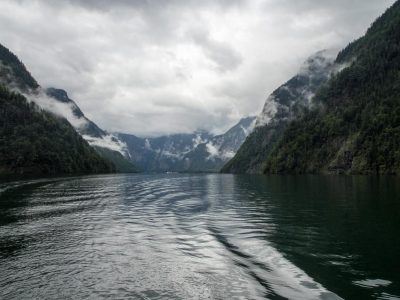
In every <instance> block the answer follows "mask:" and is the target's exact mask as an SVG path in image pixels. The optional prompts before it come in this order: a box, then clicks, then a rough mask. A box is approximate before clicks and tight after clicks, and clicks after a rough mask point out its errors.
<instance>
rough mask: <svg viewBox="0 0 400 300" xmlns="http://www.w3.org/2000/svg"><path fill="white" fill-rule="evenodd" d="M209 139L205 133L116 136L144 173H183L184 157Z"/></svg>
mask: <svg viewBox="0 0 400 300" xmlns="http://www.w3.org/2000/svg"><path fill="white" fill-rule="evenodd" d="M211 137H212V136H211V135H210V134H209V133H207V132H195V133H191V134H173V135H166V136H161V137H154V138H139V137H137V136H134V135H130V134H122V133H120V134H118V138H119V139H121V140H122V141H123V142H124V143H126V145H127V146H128V150H129V153H130V154H131V160H132V161H133V162H134V163H135V165H137V166H138V167H139V168H140V169H141V170H143V171H146V172H167V171H169V172H180V171H183V168H182V161H183V159H184V156H185V155H186V154H187V153H189V152H190V151H192V150H193V149H195V148H196V147H197V145H199V144H201V143H204V142H205V141H208V140H209V139H210V138H211Z"/></svg>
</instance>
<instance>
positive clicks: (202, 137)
mask: <svg viewBox="0 0 400 300" xmlns="http://www.w3.org/2000/svg"><path fill="white" fill-rule="evenodd" d="M254 123H255V117H249V118H245V119H242V120H241V121H240V122H239V123H238V124H237V125H235V126H234V127H232V128H231V129H230V130H228V131H227V132H226V133H225V134H222V135H218V136H213V135H212V134H210V133H207V132H195V133H193V134H174V135H167V136H161V137H156V138H139V137H137V136H134V135H130V134H121V133H120V134H118V138H119V139H121V140H122V141H123V142H125V143H126V144H127V146H128V150H129V152H130V154H131V159H132V161H133V162H134V163H135V165H137V166H138V167H139V168H141V170H143V171H146V172H166V171H171V172H217V171H219V169H220V168H221V166H222V165H223V164H224V163H225V162H226V161H227V160H229V159H230V158H231V157H232V156H233V155H234V154H235V152H236V151H237V149H238V148H239V147H240V145H241V144H242V143H243V141H244V140H245V138H246V136H247V135H248V134H249V133H250V132H251V130H252V128H253V127H254Z"/></svg>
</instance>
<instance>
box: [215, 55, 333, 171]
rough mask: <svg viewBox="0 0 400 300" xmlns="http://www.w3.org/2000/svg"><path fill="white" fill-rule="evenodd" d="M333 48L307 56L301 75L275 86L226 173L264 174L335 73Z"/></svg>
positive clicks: (226, 167) (228, 165) (224, 169)
mask: <svg viewBox="0 0 400 300" xmlns="http://www.w3.org/2000/svg"><path fill="white" fill-rule="evenodd" d="M340 66H341V65H339V64H334V56H333V54H332V53H331V52H330V51H319V52H317V53H316V54H314V55H313V56H311V57H310V58H308V59H307V60H306V61H305V62H304V63H303V65H302V67H301V69H300V71H299V72H298V74H296V75H295V76H294V77H293V78H291V79H290V80H289V81H287V82H286V83H285V84H283V85H282V86H280V87H279V88H278V89H276V90H275V91H274V92H273V93H272V94H271V95H270V96H269V97H268V98H267V100H266V102H265V105H264V108H263V111H262V112H261V114H260V115H259V116H258V117H257V121H256V125H255V128H254V131H253V132H252V133H251V134H250V135H249V136H248V137H247V139H246V141H245V142H244V143H243V145H242V146H241V147H240V149H239V150H238V151H237V154H236V155H235V156H234V158H233V159H231V160H230V161H229V162H228V163H227V164H226V165H225V166H224V167H223V168H222V172H226V173H261V172H262V170H263V163H264V162H265V160H266V158H267V157H268V155H269V153H270V151H271V150H272V148H273V146H274V144H275V142H276V141H277V140H278V139H279V138H280V136H281V135H282V133H283V131H284V130H285V129H286V127H287V126H288V124H289V123H290V122H291V121H292V120H295V119H296V118H299V117H301V116H302V115H303V114H304V113H305V111H306V110H308V109H309V108H310V107H312V105H313V102H312V98H313V96H314V95H315V93H316V91H317V90H318V89H319V88H320V87H321V86H323V85H324V84H325V83H326V82H327V81H328V80H329V78H330V77H331V76H332V74H334V73H335V72H338V71H339V70H340Z"/></svg>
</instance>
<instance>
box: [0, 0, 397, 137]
mask: <svg viewBox="0 0 400 300" xmlns="http://www.w3.org/2000/svg"><path fill="white" fill-rule="evenodd" d="M393 2H394V0H335V1H332V0H263V1H258V0H247V1H246V0H243V1H241V0H220V1H217V0H214V1H211V0H179V1H178V0H172V1H168V0H147V1H146V0H141V1H140V0H131V1H128V0H113V1H108V0H96V1H95V0H80V1H79V0H69V1H67V0H64V1H61V0H60V1H56V0H47V1H45V0H42V1H39V0H38V1H35V0H29V1H28V0H26V1H23V0H1V2H0V26H1V28H2V30H0V43H2V44H3V45H4V46H6V47H8V48H9V49H10V50H11V51H13V52H14V53H16V54H17V55H18V56H19V58H20V59H21V60H22V61H23V62H24V63H25V65H26V66H27V67H28V69H29V70H30V71H31V73H32V74H33V76H34V77H35V78H36V79H37V80H38V81H39V83H40V84H41V85H42V86H44V87H49V86H52V87H58V88H63V89H65V90H67V92H68V93H69V95H70V97H71V98H72V99H74V100H75V101H76V102H77V103H78V105H79V106H80V107H81V109H82V110H83V111H84V113H85V114H86V115H87V116H88V117H89V118H90V119H92V120H93V121H94V122H96V123H97V124H98V125H99V126H100V127H102V128H104V129H106V130H109V131H121V132H127V133H133V134H138V135H142V136H143V135H158V134H165V133H178V132H191V131H194V130H196V129H205V130H210V131H213V132H218V133H219V132H222V131H224V130H226V129H227V128H228V127H230V126H231V125H233V124H234V123H235V122H237V121H238V120H239V119H240V118H241V117H243V116H247V115H255V114H258V113H259V112H260V111H261V108H262V106H263V104H264V101H265V99H266V97H267V96H268V94H269V93H271V92H272V91H273V90H274V89H275V88H276V87H278V86H279V85H280V84H282V83H283V82H285V81H286V80H287V79H289V78H290V76H292V75H293V74H295V73H296V70H297V69H298V68H299V67H300V65H301V63H302V61H304V60H305V59H306V58H307V57H308V56H309V55H311V54H313V53H314V52H317V51H319V50H322V49H329V48H337V49H339V48H342V47H343V46H345V45H346V44H348V43H349V42H350V41H352V40H353V39H355V38H357V37H359V36H361V35H362V34H363V33H364V32H365V30H366V29H367V28H368V27H369V25H370V23H371V22H372V21H373V20H374V19H376V18H377V17H378V16H379V15H380V14H382V13H383V12H384V11H385V9H386V8H387V7H389V6H390V5H391V4H392V3H393Z"/></svg>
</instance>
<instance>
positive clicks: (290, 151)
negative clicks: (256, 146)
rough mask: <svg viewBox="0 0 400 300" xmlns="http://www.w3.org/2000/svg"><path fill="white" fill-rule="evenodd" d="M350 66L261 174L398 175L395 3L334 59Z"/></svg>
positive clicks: (399, 29)
mask: <svg viewBox="0 0 400 300" xmlns="http://www.w3.org/2000/svg"><path fill="white" fill-rule="evenodd" d="M337 62H338V63H350V66H349V67H347V68H345V69H344V70H343V71H342V72H340V73H339V74H337V76H334V78H332V79H331V81H330V82H329V84H328V85H327V86H326V87H324V88H322V89H321V90H320V91H319V92H318V94H317V95H316V97H315V99H314V101H315V102H316V103H317V107H318V109H314V110H312V111H310V112H309V113H307V114H306V115H305V116H304V117H302V118H301V119H299V120H297V121H294V122H292V123H291V124H290V126H289V128H288V129H287V130H286V131H285V132H284V134H283V136H282V138H281V139H280V141H279V142H278V144H277V145H276V146H275V148H274V150H273V151H272V153H271V155H270V156H269V157H268V159H267V160H266V162H265V169H264V172H266V173H352V174H374V173H379V174H396V173H397V174H398V173H400V2H396V3H395V4H394V5H393V6H392V7H391V8H390V9H389V10H387V12H386V13H385V14H384V15H383V16H382V17H380V18H379V19H378V20H377V21H376V22H375V23H374V24H373V25H372V27H371V28H370V29H369V30H368V31H367V33H366V35H365V36H364V37H362V38H360V39H358V40H357V41H355V42H353V43H351V44H350V45H349V46H348V47H346V48H345V49H344V50H343V51H341V52H340V53H339V55H338V57H337Z"/></svg>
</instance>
